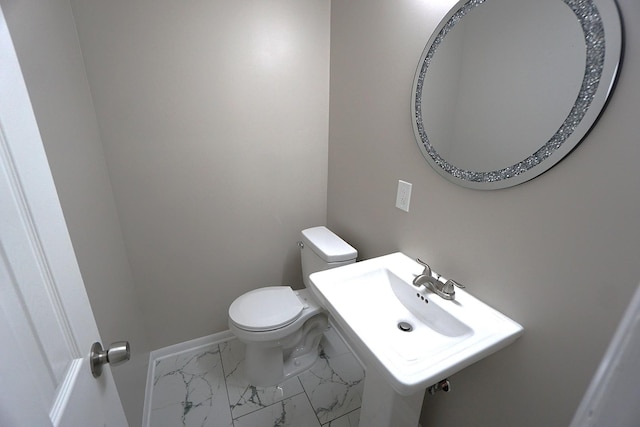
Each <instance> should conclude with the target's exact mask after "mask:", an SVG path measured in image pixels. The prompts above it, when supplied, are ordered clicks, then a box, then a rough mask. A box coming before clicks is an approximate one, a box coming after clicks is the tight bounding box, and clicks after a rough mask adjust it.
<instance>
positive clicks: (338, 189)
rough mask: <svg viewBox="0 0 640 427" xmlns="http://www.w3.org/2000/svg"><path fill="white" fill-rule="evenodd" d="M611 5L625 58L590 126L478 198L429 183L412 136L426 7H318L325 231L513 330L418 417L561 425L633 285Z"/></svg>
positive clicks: (634, 155) (624, 113)
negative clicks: (325, 11) (531, 175)
mask: <svg viewBox="0 0 640 427" xmlns="http://www.w3.org/2000/svg"><path fill="white" fill-rule="evenodd" d="M619 4H620V8H621V10H622V14H623V18H624V19H625V21H626V22H627V23H628V24H629V25H627V28H626V43H627V45H626V52H625V53H626V57H625V62H624V66H623V68H622V70H621V76H620V80H619V84H618V87H617V89H616V92H615V93H614V94H613V97H612V99H611V102H610V104H609V106H608V108H607V110H606V111H605V112H604V114H603V116H602V118H601V120H600V122H599V123H598V124H597V126H596V127H595V128H594V129H593V131H592V132H591V133H590V135H589V136H588V137H587V138H586V140H585V141H584V142H583V143H582V144H581V145H580V146H579V147H578V148H577V149H576V150H575V151H574V152H573V153H572V154H571V155H570V156H569V157H567V158H566V159H565V160H564V161H563V162H562V163H561V164H560V165H558V166H556V167H555V168H553V169H551V170H550V171H548V172H547V173H545V174H544V175H542V176H540V177H538V178H536V179H535V180H533V181H530V182H527V183H524V184H522V185H520V186H517V187H513V188H510V189H505V190H498V191H490V192H486V191H484V192H483V191H474V190H469V189H465V188H461V187H458V186H455V185H453V184H450V183H449V182H447V181H446V180H444V179H443V178H441V177H440V176H439V175H438V174H437V173H436V172H435V171H434V170H432V169H431V168H430V167H429V166H428V165H427V164H426V163H425V161H424V159H423V157H422V156H421V154H420V151H419V150H418V147H417V145H416V143H415V142H414V137H413V132H412V127H411V122H410V114H409V111H410V110H409V99H410V90H411V83H412V81H413V76H414V72H415V67H416V65H417V61H418V59H419V57H420V53H421V52H422V49H423V47H424V43H425V42H426V40H427V39H428V38H429V34H430V30H431V28H432V27H433V26H435V23H437V21H438V19H439V15H440V14H443V13H444V12H443V11H441V10H437V9H438V7H441V6H439V5H438V4H436V3H435V2H418V1H413V0H410V1H403V2H389V1H386V0H350V1H338V0H335V1H333V2H332V10H331V40H332V44H331V98H330V130H329V184H328V201H327V203H328V214H327V219H328V225H329V227H331V228H332V229H333V230H334V231H335V232H337V233H338V234H340V235H342V236H344V237H345V238H346V239H347V240H349V242H350V243H351V244H353V245H354V246H355V247H357V248H358V250H359V251H360V255H361V256H362V257H364V258H368V257H373V256H378V255H382V254H385V253H390V252H393V251H403V252H404V253H406V254H408V255H410V256H412V257H418V256H419V257H421V258H422V259H424V260H428V261H429V262H430V263H431V265H432V266H433V267H434V268H435V269H436V270H437V271H438V272H440V273H442V274H445V275H447V276H450V277H453V278H455V279H457V280H459V281H460V282H462V283H465V284H466V285H467V287H468V290H469V291H470V292H471V293H472V294H474V295H475V296H477V297H479V298H480V299H482V300H483V301H485V302H487V303H488V304H490V305H492V306H493V307H495V308H497V309H498V310H500V311H502V312H503V313H505V314H507V315H508V316H510V317H512V318H513V319H515V320H516V321H518V322H520V323H521V324H522V325H523V326H524V328H525V333H524V336H523V337H522V338H520V339H519V341H517V342H516V343H515V344H514V345H512V346H511V347H509V348H507V349H505V350H503V351H501V352H499V353H497V354H495V355H493V356H491V357H489V358H488V359H485V360H484V361H481V362H479V363H477V364H475V365H473V366H472V367H469V368H467V369H465V370H464V371H462V372H460V373H458V374H456V375H454V376H453V377H452V378H451V380H452V382H453V391H452V392H451V393H449V394H442V395H437V396H435V397H429V396H427V397H426V398H425V405H424V407H423V414H422V417H421V420H422V424H423V425H425V426H426V425H446V426H469V425H474V426H497V425H509V426H541V425H545V426H565V425H567V424H568V423H569V421H570V419H571V417H572V415H573V413H574V411H575V409H576V408H577V405H578V403H579V401H580V399H581V397H582V394H583V393H584V391H585V389H586V387H587V385H588V384H589V381H590V379H591V376H592V375H593V373H594V371H595V369H596V367H597V365H598V363H599V361H600V358H601V357H602V355H603V353H604V350H605V348H606V346H607V344H608V341H609V339H610V338H611V335H612V333H613V331H614V329H615V327H616V325H617V323H618V321H619V319H620V317H621V315H622V313H623V311H624V309H625V307H626V304H627V301H628V299H629V297H630V296H631V295H632V293H633V290H634V289H635V287H636V285H637V283H638V280H640V263H639V262H638V255H639V254H640V227H638V218H640V175H639V174H638V173H636V169H637V162H638V159H640V144H638V130H639V128H638V111H639V110H640V85H638V84H637V80H638V79H637V77H638V75H640V27H637V26H632V25H631V23H634V22H636V21H637V20H638V19H639V18H640V3H638V2H637V1H635V0H620V1H619ZM398 179H403V180H406V181H409V182H411V183H413V193H412V200H411V210H410V212H409V213H405V212H403V211H400V210H398V209H396V208H395V207H394V202H395V193H396V188H397V181H398Z"/></svg>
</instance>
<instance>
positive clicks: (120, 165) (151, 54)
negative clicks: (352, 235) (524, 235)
mask: <svg viewBox="0 0 640 427" xmlns="http://www.w3.org/2000/svg"><path fill="white" fill-rule="evenodd" d="M71 4H72V8H73V12H74V16H75V21H76V25H77V29H78V35H79V39H80V45H81V47H82V52H83V55H84V60H85V65H86V71H87V76H88V80H89V83H90V86H91V91H92V95H93V100H94V105H95V109H96V112H97V117H98V123H99V126H100V131H101V136H102V141H103V145H104V152H105V158H106V162H107V164H108V168H109V173H110V177H111V183H112V186H113V192H114V195H115V200H116V204H117V207H118V212H119V216H120V222H121V224H122V229H123V234H124V240H125V244H126V248H127V253H128V257H129V261H130V264H131V268H132V271H133V277H134V279H135V283H136V290H137V291H138V293H139V295H140V301H141V306H142V312H143V315H144V319H145V323H146V327H147V330H148V331H149V337H150V342H151V346H152V348H159V347H163V346H166V345H170V344H174V343H178V342H182V341H186V340H189V339H192V338H196V337H201V336H204V335H208V334H211V333H214V332H219V331H222V330H226V329H227V309H228V306H229V304H230V303H231V302H232V301H233V299H234V298H236V297H237V296H239V295H240V294H242V293H244V292H246V291H248V290H250V289H255V288H258V287H261V286H266V285H274V284H282V283H289V284H293V285H295V286H300V285H301V283H302V280H301V272H300V260H299V252H298V248H297V245H296V242H297V240H298V239H299V232H300V230H302V229H303V228H305V227H309V226H314V225H319V224H325V222H326V186H327V150H328V146H327V144H328V142H327V141H328V104H329V28H330V26H329V17H330V15H329V14H330V2H329V1H327V0H312V1H305V2H298V1H295V0H283V1H277V2H276V1H251V0H240V1H227V2H224V1H202V0H192V1H189V2H187V3H176V2H173V1H168V0H141V1H136V2H130V1H123V0H115V1H102V0H71Z"/></svg>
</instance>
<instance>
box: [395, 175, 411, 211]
mask: <svg viewBox="0 0 640 427" xmlns="http://www.w3.org/2000/svg"><path fill="white" fill-rule="evenodd" d="M409 202H411V183H409V182H405V181H402V180H398V194H397V195H396V208H398V209H402V210H403V211H405V212H409Z"/></svg>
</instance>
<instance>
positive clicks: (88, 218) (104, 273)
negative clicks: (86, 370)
mask: <svg viewBox="0 0 640 427" xmlns="http://www.w3.org/2000/svg"><path fill="white" fill-rule="evenodd" d="M0 4H1V5H2V11H3V13H4V15H5V18H6V20H7V23H8V26H9V30H10V32H11V36H12V39H13V42H14V45H15V48H16V51H17V54H18V59H19V61H20V66H21V68H22V72H23V74H24V78H25V81H26V83H27V87H28V90H29V96H30V98H31V102H32V105H33V108H34V112H35V115H36V119H37V122H38V127H39V129H40V134H41V136H42V140H43V142H44V145H45V150H46V153H47V157H48V159H49V164H50V166H51V171H52V174H53V177H54V180H55V184H56V188H57V191H58V195H59V198H60V203H61V205H62V208H63V211H64V216H65V219H66V222H67V226H68V228H69V234H70V236H71V240H72V242H73V247H74V250H75V253H76V257H77V258H78V264H79V266H80V270H81V272H82V277H83V279H84V283H85V286H86V288H87V294H88V295H89V299H90V301H91V307H92V309H93V313H94V315H95V318H96V322H97V324H98V328H99V330H100V335H101V337H102V340H103V343H104V344H105V345H107V344H109V343H110V342H113V341H118V340H125V339H126V340H129V341H130V343H131V346H132V352H133V355H132V359H131V361H130V362H129V363H127V364H124V365H122V366H119V367H117V368H114V369H113V370H112V372H113V375H114V378H115V380H116V384H117V386H118V391H119V394H120V397H121V400H122V402H123V405H124V408H125V412H126V414H127V418H128V419H129V422H130V423H131V425H132V426H134V425H140V423H141V421H142V402H143V400H144V387H145V381H146V367H147V363H148V358H149V346H148V343H147V337H146V332H145V330H144V327H143V321H142V315H141V311H140V308H139V305H138V298H137V295H136V291H135V288H134V285H133V279H132V276H131V270H130V268H129V263H128V261H127V258H126V253H125V247H124V243H123V240H122V232H121V229H120V223H119V221H118V215H117V211H116V207H115V203H114V199H113V194H112V191H111V185H110V183H109V176H108V173H107V166H106V164H105V161H104V154H103V151H102V145H101V141H100V135H99V130H98V124H97V121H96V116H95V112H94V109H93V105H92V100H91V93H90V91H89V85H88V83H87V78H86V76H85V73H84V66H83V63H82V54H81V52H80V46H79V44H78V38H77V35H76V32H75V28H74V22H73V16H72V13H71V8H70V5H69V2H68V1H67V0H55V1H47V2H35V1H20V2H16V1H10V0H2V1H1V2H0ZM86 350H87V352H88V351H89V349H86Z"/></svg>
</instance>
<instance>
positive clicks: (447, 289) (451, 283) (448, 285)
mask: <svg viewBox="0 0 640 427" xmlns="http://www.w3.org/2000/svg"><path fill="white" fill-rule="evenodd" d="M454 287H458V288H465V286H464V285H461V284H460V283H458V282H456V281H455V280H451V279H449V280H447V281H446V282H445V284H444V286H443V287H442V292H444V293H447V294H453V293H454V292H455V289H454Z"/></svg>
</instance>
